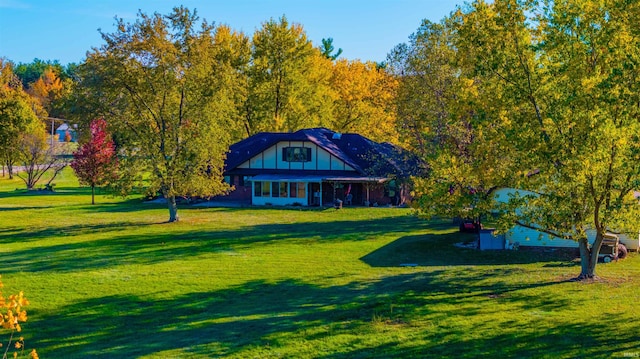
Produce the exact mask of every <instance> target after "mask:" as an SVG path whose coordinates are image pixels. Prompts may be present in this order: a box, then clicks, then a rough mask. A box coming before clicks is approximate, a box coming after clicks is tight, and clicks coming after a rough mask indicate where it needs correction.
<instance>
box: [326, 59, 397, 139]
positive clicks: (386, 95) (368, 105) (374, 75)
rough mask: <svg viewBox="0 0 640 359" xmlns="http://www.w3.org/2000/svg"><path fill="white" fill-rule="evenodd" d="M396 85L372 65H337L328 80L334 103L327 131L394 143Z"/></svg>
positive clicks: (395, 130) (352, 63)
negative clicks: (359, 135)
mask: <svg viewBox="0 0 640 359" xmlns="http://www.w3.org/2000/svg"><path fill="white" fill-rule="evenodd" d="M397 85H398V81H397V80H396V79H395V78H394V77H393V76H391V75H389V74H388V73H387V71H386V70H385V69H380V68H378V67H377V66H376V64H375V63H374V62H366V63H363V62H361V61H359V60H354V61H347V60H338V61H336V62H335V63H334V65H333V73H332V76H331V87H332V89H333V91H335V97H334V98H335V99H334V102H333V116H332V121H331V123H330V126H329V127H331V128H332V129H333V130H335V131H340V132H356V133H359V134H362V135H364V136H367V137H369V138H371V139H373V140H376V141H382V142H384V141H387V142H394V143H395V142H397V141H398V135H397V127H396V116H395V111H394V106H393V105H394V103H393V100H394V98H395V94H396V93H395V92H396V89H397Z"/></svg>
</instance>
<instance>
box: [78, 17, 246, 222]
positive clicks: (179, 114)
mask: <svg viewBox="0 0 640 359" xmlns="http://www.w3.org/2000/svg"><path fill="white" fill-rule="evenodd" d="M116 25H117V30H116V32H115V33H112V34H109V33H102V38H103V39H104V41H105V42H106V43H105V44H104V45H103V46H102V47H100V48H99V49H94V50H93V51H92V52H91V53H89V54H88V57H87V60H86V63H85V64H83V65H82V66H81V67H80V69H79V70H78V74H79V77H80V87H79V88H78V89H77V91H83V95H82V96H81V97H84V98H87V99H88V103H89V104H90V105H91V106H86V107H85V108H78V110H80V111H81V112H84V113H85V116H101V115H102V116H104V117H105V118H108V119H109V123H108V125H109V128H110V130H111V131H112V132H113V133H114V136H115V137H116V139H117V141H118V145H119V148H121V150H122V152H123V153H124V154H125V155H124V156H123V157H122V162H123V163H122V167H126V168H136V169H138V170H139V171H140V172H141V173H148V174H150V176H149V183H150V185H151V190H153V191H159V192H160V193H161V194H162V195H163V196H164V198H166V200H167V203H168V208H169V222H173V221H177V220H178V208H177V204H176V197H177V196H195V195H201V196H205V195H207V196H210V195H216V194H219V193H222V192H224V191H225V190H226V189H227V185H225V184H224V183H223V181H222V167H223V164H224V158H225V152H226V151H227V148H228V145H229V142H230V133H229V131H227V129H228V127H229V126H231V125H233V123H232V121H230V119H231V118H232V117H233V116H234V113H235V111H236V108H235V107H234V106H233V103H232V102H231V101H219V100H220V99H225V98H232V97H233V95H230V94H227V93H226V91H229V89H227V88H226V87H225V86H224V84H225V79H227V78H228V76H231V75H230V73H229V72H228V69H229V68H228V67H221V66H217V64H216V62H217V60H218V58H219V55H220V54H219V53H216V45H215V41H214V38H215V35H216V28H215V27H214V26H213V25H211V24H209V23H207V22H206V21H200V20H199V18H198V16H197V14H196V12H195V11H193V12H192V11H190V10H188V9H186V8H184V7H177V8H174V9H173V11H172V12H171V13H170V14H169V15H166V16H162V15H160V14H157V13H155V14H153V15H147V14H144V13H142V12H140V13H139V14H138V19H137V21H136V22H135V23H126V22H125V21H124V20H122V19H118V20H117V24H116ZM198 27H199V29H198ZM94 106H95V108H94V109H93V111H90V112H92V113H87V110H91V107H94ZM125 162H127V163H125ZM128 162H131V163H128Z"/></svg>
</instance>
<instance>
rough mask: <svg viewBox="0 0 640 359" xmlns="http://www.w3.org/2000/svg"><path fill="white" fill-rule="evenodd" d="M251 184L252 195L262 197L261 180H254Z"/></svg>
mask: <svg viewBox="0 0 640 359" xmlns="http://www.w3.org/2000/svg"><path fill="white" fill-rule="evenodd" d="M253 186H254V187H253V196H254V197H262V182H260V181H256V182H255V183H254V184H253Z"/></svg>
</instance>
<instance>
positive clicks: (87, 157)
mask: <svg viewBox="0 0 640 359" xmlns="http://www.w3.org/2000/svg"><path fill="white" fill-rule="evenodd" d="M106 127H107V123H106V121H105V120H104V119H97V120H93V121H91V126H90V128H91V138H90V139H89V141H87V142H86V143H84V144H83V145H82V146H80V148H78V150H77V151H76V152H74V153H73V161H71V164H70V166H71V168H73V171H74V172H75V173H76V176H77V177H78V179H79V180H80V184H84V185H88V186H90V187H91V204H95V203H96V202H95V192H96V186H104V185H106V184H109V183H110V182H112V181H114V180H116V178H117V172H116V171H117V167H118V158H117V157H116V148H115V144H114V143H113V140H112V139H111V136H110V135H109V133H108V132H107V128H106Z"/></svg>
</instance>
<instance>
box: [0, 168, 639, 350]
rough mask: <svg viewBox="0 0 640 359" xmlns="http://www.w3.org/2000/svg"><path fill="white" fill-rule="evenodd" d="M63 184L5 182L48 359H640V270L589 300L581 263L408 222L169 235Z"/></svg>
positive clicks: (613, 276)
mask: <svg viewBox="0 0 640 359" xmlns="http://www.w3.org/2000/svg"><path fill="white" fill-rule="evenodd" d="M56 183H57V186H56V188H57V191H56V192H55V193H53V194H51V193H43V192H33V193H27V192H25V191H23V190H15V189H16V188H21V187H22V186H21V183H20V182H17V181H10V180H8V179H6V178H0V253H1V255H2V258H3V260H2V262H1V263H0V274H2V281H3V282H4V284H5V287H4V289H3V293H4V294H5V295H6V294H10V293H14V292H17V291H19V290H24V292H25V295H26V296H27V297H28V298H29V300H30V301H31V305H30V306H29V307H28V308H27V309H28V313H29V321H28V322H27V323H25V325H24V326H23V328H24V331H23V335H24V336H25V339H26V344H27V348H28V349H29V348H34V347H35V348H36V349H37V350H38V353H39V354H40V357H41V358H74V357H75V358H87V357H91V358H114V357H117V358H134V357H136V358H137V357H142V358H209V357H233V358H391V357H393V358H402V357H405V358H416V357H432V358H438V357H452V358H476V357H484V356H487V357H490V358H493V357H496V358H497V357H513V358H525V357H534V358H544V357H548V358H559V357H565V358H576V357H584V358H598V357H602V358H606V357H612V356H613V357H625V356H626V357H629V356H638V355H640V321H639V320H640V314H638V313H639V310H638V306H637V304H638V303H640V258H638V256H637V255H636V254H635V253H634V254H631V255H630V256H629V257H628V259H625V260H623V261H619V262H618V263H611V264H602V265H600V266H599V268H598V274H599V275H600V276H601V277H603V278H604V279H605V281H603V282H598V283H590V284H587V283H575V282H569V281H568V279H570V278H572V277H574V276H576V275H577V274H578V273H579V268H578V266H577V265H576V264H575V263H574V262H572V261H571V260H568V259H566V258H561V257H559V256H557V255H554V254H539V253H538V254H534V253H527V252H525V251H519V252H477V251H474V250H468V249H458V248H456V247H454V246H453V244H454V243H456V242H461V241H466V240H470V239H471V237H469V236H468V235H461V234H459V233H457V231H456V228H454V227H453V226H451V225H450V224H449V222H425V221H422V220H420V219H417V218H415V217H414V216H413V215H412V212H411V211H410V210H407V209H392V208H371V209H366V208H355V209H352V208H345V209H342V210H335V209H326V210H300V209H295V210H293V209H273V208H265V209H257V208H245V209H222V208H188V207H184V206H183V207H181V208H180V216H181V221H180V222H179V223H173V224H167V223H163V222H164V221H165V220H166V219H167V218H168V211H167V210H166V209H165V208H164V206H159V205H151V204H144V203H142V202H141V201H140V200H138V199H129V200H122V199H118V198H110V197H103V196H98V197H97V198H96V200H97V203H98V204H96V205H95V206H91V205H90V204H89V203H90V200H91V198H90V191H89V190H88V189H84V188H78V186H77V182H76V181H75V179H74V178H73V176H72V175H71V174H70V172H68V171H66V172H64V173H63V176H62V177H61V178H60V179H59V180H57V181H56ZM400 264H417V265H418V266H400ZM7 337H8V335H4V336H2V338H7ZM4 342H5V343H6V340H5V341H4Z"/></svg>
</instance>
